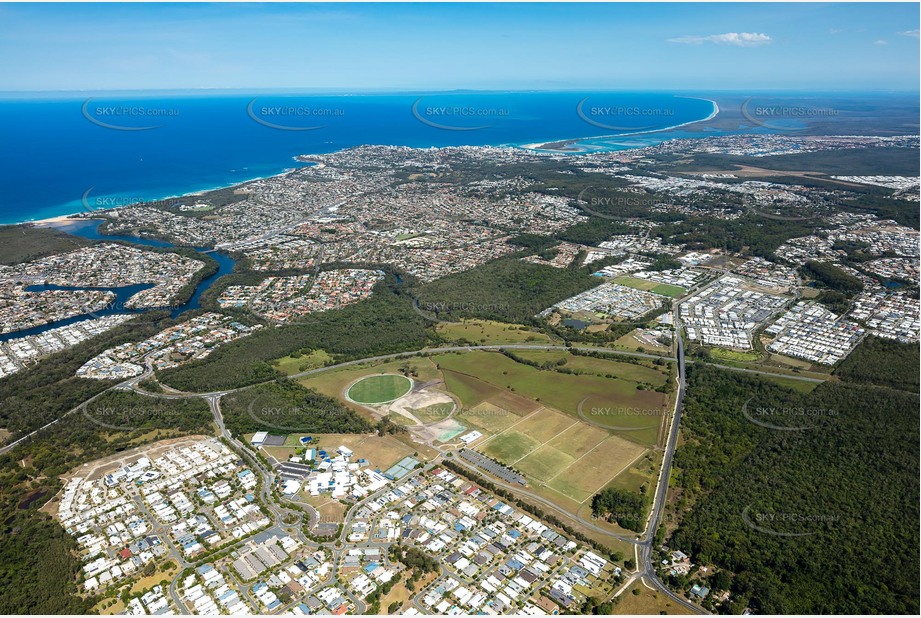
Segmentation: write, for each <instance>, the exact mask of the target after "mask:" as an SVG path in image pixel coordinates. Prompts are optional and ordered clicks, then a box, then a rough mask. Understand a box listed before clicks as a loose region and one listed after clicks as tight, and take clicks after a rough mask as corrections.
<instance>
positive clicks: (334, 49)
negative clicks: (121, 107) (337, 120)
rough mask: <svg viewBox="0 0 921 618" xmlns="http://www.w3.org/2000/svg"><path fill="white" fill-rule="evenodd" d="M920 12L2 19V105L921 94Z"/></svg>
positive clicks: (903, 7) (137, 14)
mask: <svg viewBox="0 0 921 618" xmlns="http://www.w3.org/2000/svg"><path fill="white" fill-rule="evenodd" d="M918 21H919V6H918V4H917V3H889V4H882V3H867V4H863V3H861V4H742V3H739V4H724V3H720V4H579V5H574V4H527V5H526V4H475V5H474V4H466V5H453V4H452V5H448V4H425V5H419V4H382V5H362V4H311V5H305V4H275V5H260V4H218V5H205V4H169V5H167V4H159V5H158V4H85V5H74V4H56V5H48V4H45V5H41V4H0V91H23V90H25V91H34V90H112V89H117V90H122V89H130V90H147V89H189V88H244V89H255V88H320V89H349V90H355V91H360V90H373V89H407V90H409V89H437V90H443V89H455V88H470V89H487V90H496V89H544V90H557V89H581V88H590V89H614V90H617V89H647V90H650V89H652V90H683V89H690V90H735V89H799V90H803V89H808V90H867V89H872V90H890V89H892V90H912V91H916V90H918V84H919V82H918V80H919V78H918V75H919V60H918V58H919V40H918Z"/></svg>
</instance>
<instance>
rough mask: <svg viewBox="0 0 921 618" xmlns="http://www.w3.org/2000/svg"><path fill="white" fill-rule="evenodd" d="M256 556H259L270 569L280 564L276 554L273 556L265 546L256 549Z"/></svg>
mask: <svg viewBox="0 0 921 618" xmlns="http://www.w3.org/2000/svg"><path fill="white" fill-rule="evenodd" d="M256 555H257V556H259V560H261V561H262V562H264V563H265V565H266V566H268V567H273V566H275V565H276V564H278V563H279V560H278V558H276V557H275V554H273V553H272V552H271V551H269V550H268V549H267V548H266V547H264V546H263V547H257V548H256Z"/></svg>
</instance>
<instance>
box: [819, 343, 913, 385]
mask: <svg viewBox="0 0 921 618" xmlns="http://www.w3.org/2000/svg"><path fill="white" fill-rule="evenodd" d="M835 375H837V376H838V377H840V378H841V379H842V380H844V381H845V382H853V383H854V384H878V385H882V386H888V387H890V388H897V389H902V390H906V391H910V392H914V393H917V392H918V388H919V386H921V384H919V369H918V344H916V343H899V342H897V341H892V340H889V339H880V338H879V337H867V338H866V339H864V340H863V342H862V343H861V344H860V345H859V346H857V347H856V348H855V349H854V351H853V352H851V353H850V354H849V355H848V357H847V358H846V359H844V361H843V362H842V363H841V365H840V366H839V367H838V368H837V369H836V370H835Z"/></svg>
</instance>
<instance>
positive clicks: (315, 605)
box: [305, 597, 323, 609]
mask: <svg viewBox="0 0 921 618" xmlns="http://www.w3.org/2000/svg"><path fill="white" fill-rule="evenodd" d="M305 602H306V603H307V607H309V608H310V609H319V608H321V607H323V602H322V601H321V600H320V599H318V598H317V597H310V598H309V599H307V601H305Z"/></svg>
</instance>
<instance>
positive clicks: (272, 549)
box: [266, 543, 288, 562]
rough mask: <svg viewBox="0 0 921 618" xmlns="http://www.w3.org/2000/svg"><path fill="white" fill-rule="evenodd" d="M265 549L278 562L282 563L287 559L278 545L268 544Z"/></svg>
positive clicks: (285, 553)
mask: <svg viewBox="0 0 921 618" xmlns="http://www.w3.org/2000/svg"><path fill="white" fill-rule="evenodd" d="M266 547H267V548H268V549H269V551H270V552H272V553H273V554H274V555H275V557H276V558H278V561H279V562H284V561H285V560H287V559H288V554H287V552H285V550H284V549H282V548H281V545H279V544H278V543H268V544H267V545H266Z"/></svg>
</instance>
